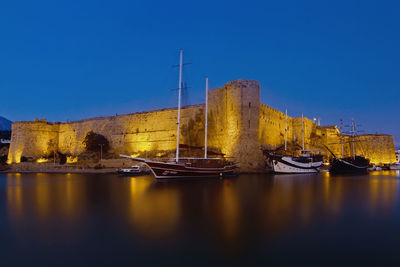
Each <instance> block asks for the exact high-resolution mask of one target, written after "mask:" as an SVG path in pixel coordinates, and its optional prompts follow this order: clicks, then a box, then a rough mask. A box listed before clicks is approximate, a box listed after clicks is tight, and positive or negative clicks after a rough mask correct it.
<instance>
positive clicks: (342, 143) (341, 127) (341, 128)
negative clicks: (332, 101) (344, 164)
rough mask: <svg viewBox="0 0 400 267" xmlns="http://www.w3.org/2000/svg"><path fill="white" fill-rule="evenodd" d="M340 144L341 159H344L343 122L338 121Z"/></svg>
mask: <svg viewBox="0 0 400 267" xmlns="http://www.w3.org/2000/svg"><path fill="white" fill-rule="evenodd" d="M340 143H341V145H342V158H344V142H343V120H342V119H340Z"/></svg>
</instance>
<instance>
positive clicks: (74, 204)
mask: <svg viewBox="0 0 400 267" xmlns="http://www.w3.org/2000/svg"><path fill="white" fill-rule="evenodd" d="M58 179H62V180H61V181H60V180H58ZM54 180H57V181H54ZM6 195H7V198H6V199H7V213H8V218H9V220H10V222H11V225H13V226H14V227H15V230H16V231H17V232H18V231H21V230H23V229H24V227H23V226H24V225H29V224H32V223H35V225H37V227H38V228H37V229H38V230H39V231H43V232H47V231H48V230H49V229H51V228H56V227H57V224H56V222H57V220H62V221H63V222H69V223H72V224H70V226H71V227H73V228H76V227H78V225H76V223H77V222H78V221H79V219H80V217H81V216H82V214H83V213H84V207H85V197H86V196H85V184H84V183H76V182H74V181H73V178H72V177H71V176H70V175H62V176H60V175H58V176H57V175H56V176H54V175H52V174H43V173H37V174H30V175H29V176H27V175H21V174H18V173H16V174H8V175H7V189H6ZM74 223H75V224H74ZM78 228H79V227H78Z"/></svg>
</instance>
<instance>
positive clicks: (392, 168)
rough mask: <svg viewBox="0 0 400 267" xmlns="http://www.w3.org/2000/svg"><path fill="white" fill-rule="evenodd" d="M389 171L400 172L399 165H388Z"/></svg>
mask: <svg viewBox="0 0 400 267" xmlns="http://www.w3.org/2000/svg"><path fill="white" fill-rule="evenodd" d="M389 169H391V170H400V163H398V162H396V163H393V164H390V166H389Z"/></svg>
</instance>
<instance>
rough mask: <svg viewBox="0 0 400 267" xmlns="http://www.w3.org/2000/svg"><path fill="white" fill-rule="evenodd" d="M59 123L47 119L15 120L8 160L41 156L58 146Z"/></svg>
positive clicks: (14, 160)
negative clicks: (48, 121) (49, 121)
mask: <svg viewBox="0 0 400 267" xmlns="http://www.w3.org/2000/svg"><path fill="white" fill-rule="evenodd" d="M58 129H59V124H54V123H47V122H46V121H34V122H14V123H13V124H12V129H11V144H10V150H9V153H8V162H9V163H12V162H15V163H19V162H20V161H21V157H22V156H25V157H33V158H40V157H41V156H43V155H47V154H49V153H51V152H52V151H53V150H54V148H56V147H57V146H58Z"/></svg>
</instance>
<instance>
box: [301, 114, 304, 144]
mask: <svg viewBox="0 0 400 267" xmlns="http://www.w3.org/2000/svg"><path fill="white" fill-rule="evenodd" d="M301 124H302V130H301V132H302V135H303V151H304V115H303V113H302V114H301Z"/></svg>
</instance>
